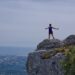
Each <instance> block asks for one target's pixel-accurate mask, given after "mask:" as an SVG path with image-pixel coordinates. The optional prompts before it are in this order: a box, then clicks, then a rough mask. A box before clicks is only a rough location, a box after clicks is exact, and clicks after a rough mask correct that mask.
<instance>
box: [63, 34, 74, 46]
mask: <svg viewBox="0 0 75 75" xmlns="http://www.w3.org/2000/svg"><path fill="white" fill-rule="evenodd" d="M63 43H64V45H75V35H70V36H69V37H67V38H66V39H65V40H64V41H63Z"/></svg>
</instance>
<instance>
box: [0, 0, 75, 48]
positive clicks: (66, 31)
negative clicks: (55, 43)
mask: <svg viewBox="0 0 75 75" xmlns="http://www.w3.org/2000/svg"><path fill="white" fill-rule="evenodd" d="M49 23H52V24H53V26H54V27H59V28H60V29H59V30H58V31H55V30H54V34H55V37H56V38H58V39H65V38H66V37H67V36H68V35H70V34H74V33H75V0H0V46H24V47H28V46H30V47H33V46H36V45H37V44H38V43H39V42H40V41H42V40H43V39H46V38H47V33H48V32H47V30H45V29H44V28H45V27H47V26H48V24H49Z"/></svg>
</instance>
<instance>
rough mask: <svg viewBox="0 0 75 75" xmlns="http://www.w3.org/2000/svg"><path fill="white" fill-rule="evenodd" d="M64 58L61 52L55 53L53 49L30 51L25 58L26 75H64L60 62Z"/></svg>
mask: <svg viewBox="0 0 75 75" xmlns="http://www.w3.org/2000/svg"><path fill="white" fill-rule="evenodd" d="M52 54H53V55H52ZM64 59H65V57H64V55H63V54H62V53H56V52H55V51H54V50H50V51H46V50H42V51H41V50H40V51H35V52H33V53H30V54H29V56H28V60H27V72H28V75H64V71H63V69H62V66H61V63H60V62H61V61H62V60H64Z"/></svg>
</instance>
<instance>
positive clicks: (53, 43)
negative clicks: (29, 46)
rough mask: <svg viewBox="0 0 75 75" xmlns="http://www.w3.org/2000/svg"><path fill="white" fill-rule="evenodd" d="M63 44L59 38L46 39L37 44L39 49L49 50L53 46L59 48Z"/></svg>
mask: <svg viewBox="0 0 75 75" xmlns="http://www.w3.org/2000/svg"><path fill="white" fill-rule="evenodd" d="M61 46H62V42H61V41H60V40H58V39H51V40H48V39H45V40H43V41H42V42H41V43H39V44H38V45H37V50H49V49H53V48H59V47H61Z"/></svg>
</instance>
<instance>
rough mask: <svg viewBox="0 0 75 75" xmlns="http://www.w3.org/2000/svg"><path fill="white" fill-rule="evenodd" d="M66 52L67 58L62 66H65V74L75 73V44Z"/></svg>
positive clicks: (72, 74)
mask: <svg viewBox="0 0 75 75" xmlns="http://www.w3.org/2000/svg"><path fill="white" fill-rule="evenodd" d="M64 53H65V56H66V59H65V61H63V62H62V66H63V68H64V71H65V75H75V46H74V47H72V46H70V47H69V48H68V50H65V52H64Z"/></svg>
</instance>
